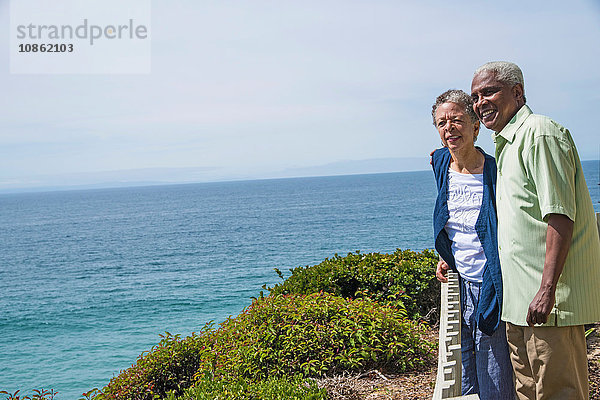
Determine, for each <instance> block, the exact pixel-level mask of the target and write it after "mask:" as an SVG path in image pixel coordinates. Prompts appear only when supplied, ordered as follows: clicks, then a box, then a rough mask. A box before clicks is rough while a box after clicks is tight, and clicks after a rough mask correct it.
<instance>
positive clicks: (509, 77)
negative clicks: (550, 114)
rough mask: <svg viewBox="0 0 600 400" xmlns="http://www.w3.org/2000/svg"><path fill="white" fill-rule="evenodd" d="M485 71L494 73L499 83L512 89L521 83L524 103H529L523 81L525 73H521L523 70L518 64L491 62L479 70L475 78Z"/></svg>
mask: <svg viewBox="0 0 600 400" xmlns="http://www.w3.org/2000/svg"><path fill="white" fill-rule="evenodd" d="M483 71H488V72H491V73H493V74H494V75H495V76H496V79H498V81H500V82H502V83H504V84H505V85H509V86H511V87H512V86H515V85H516V84H519V83H520V84H521V86H522V87H523V101H524V102H527V100H526V99H525V81H524V80H523V71H521V68H519V66H518V65H517V64H515V63H511V62H509V61H490V62H488V63H485V64H483V65H482V66H481V67H479V68H477V70H476V71H475V74H473V76H475V75H478V74H479V73H481V72H483Z"/></svg>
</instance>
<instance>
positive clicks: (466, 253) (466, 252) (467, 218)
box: [445, 168, 486, 282]
mask: <svg viewBox="0 0 600 400" xmlns="http://www.w3.org/2000/svg"><path fill="white" fill-rule="evenodd" d="M482 199H483V174H461V173H459V172H456V171H454V170H453V169H451V168H450V169H449V170H448V213H449V214H450V218H449V219H448V222H447V223H446V227H445V229H446V232H447V233H448V238H449V239H450V240H451V241H452V254H453V255H454V260H455V262H456V269H457V270H458V273H459V274H460V275H461V276H462V277H463V278H465V279H467V280H469V281H473V282H481V281H482V277H483V268H484V266H485V263H486V258H485V254H484V252H483V247H482V246H481V242H480V241H479V237H478V236H477V232H476V231H475V223H476V222H477V218H478V217H479V211H480V210H481V202H482Z"/></svg>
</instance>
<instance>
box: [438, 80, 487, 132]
mask: <svg viewBox="0 0 600 400" xmlns="http://www.w3.org/2000/svg"><path fill="white" fill-rule="evenodd" d="M444 103H454V104H458V105H459V106H461V107H462V108H463V109H464V112H465V113H466V114H467V115H468V116H469V117H470V118H471V122H473V123H475V122H477V121H478V119H477V115H476V114H475V111H473V100H472V99H471V96H469V95H468V94H466V93H465V92H463V91H462V90H458V89H450V90H446V91H445V92H444V93H442V94H440V95H439V96H438V97H437V98H436V99H435V103H434V104H433V107H431V116H432V117H433V126H436V127H437V124H436V122H435V112H436V111H437V109H438V107H439V106H441V105H442V104H444Z"/></svg>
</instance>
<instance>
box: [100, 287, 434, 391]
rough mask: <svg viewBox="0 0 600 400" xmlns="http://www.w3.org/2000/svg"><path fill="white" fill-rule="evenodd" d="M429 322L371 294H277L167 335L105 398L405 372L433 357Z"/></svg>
mask: <svg viewBox="0 0 600 400" xmlns="http://www.w3.org/2000/svg"><path fill="white" fill-rule="evenodd" d="M421 329H423V328H422V327H421V326H419V325H417V324H416V323H414V322H411V321H409V320H407V319H406V312H405V310H404V309H403V308H402V307H396V306H392V305H380V304H378V303H377V302H375V301H372V300H370V299H368V298H365V299H357V300H348V299H343V298H340V297H336V296H332V295H330V294H326V293H315V294H311V295H307V296H302V295H286V296H284V295H272V296H269V297H267V298H262V299H258V300H256V301H254V302H253V304H252V305H251V306H250V307H248V308H247V309H246V310H244V311H243V312H242V313H241V314H240V315H239V316H238V317H236V318H230V319H228V320H227V321H225V322H224V323H223V324H221V326H220V327H219V328H218V329H212V328H211V327H206V328H205V329H204V330H203V332H201V333H200V334H194V335H192V336H189V337H187V338H184V339H181V338H179V337H177V336H170V335H167V336H166V337H164V338H163V340H162V341H161V342H160V343H159V344H158V345H157V346H156V347H154V348H153V350H152V351H151V352H149V353H146V354H143V355H142V356H140V358H139V359H138V362H137V363H136V364H135V365H133V366H132V367H131V368H129V369H128V370H126V371H124V372H122V373H121V374H120V375H118V376H116V377H115V378H113V379H112V380H111V382H110V383H109V384H108V386H107V387H105V388H104V389H103V393H102V394H101V395H100V396H99V398H101V399H152V398H153V397H154V396H155V395H158V396H159V398H163V397H164V396H166V394H167V393H168V392H170V391H173V392H174V395H180V394H182V393H183V392H184V390H185V389H187V388H189V387H191V386H192V385H193V384H194V385H197V384H199V385H202V384H206V382H207V380H208V382H210V381H215V382H230V383H231V382H238V383H239V382H241V381H247V382H255V383H258V382H263V381H266V380H268V379H269V378H271V377H285V376H297V377H310V376H320V375H324V374H335V373H339V372H342V371H364V370H368V369H374V368H377V369H381V370H383V371H394V372H402V371H406V370H411V369H416V368H419V367H422V366H424V365H425V364H427V363H428V362H429V361H430V360H431V359H432V357H433V353H432V346H431V345H430V344H429V343H428V342H426V341H424V340H422V338H421V335H420V333H421V332H420V331H421ZM203 382H204V383H203ZM215 384H217V383H215Z"/></svg>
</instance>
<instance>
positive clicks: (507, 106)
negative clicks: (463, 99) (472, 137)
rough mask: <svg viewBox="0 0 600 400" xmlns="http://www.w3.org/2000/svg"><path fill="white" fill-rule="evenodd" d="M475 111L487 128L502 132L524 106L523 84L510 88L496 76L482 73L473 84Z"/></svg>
mask: <svg viewBox="0 0 600 400" xmlns="http://www.w3.org/2000/svg"><path fill="white" fill-rule="evenodd" d="M471 97H472V98H473V110H475V114H477V117H478V118H479V119H480V120H481V122H483V124H484V125H485V127H486V128H488V129H491V130H493V131H494V132H500V131H501V130H502V129H503V128H504V127H505V126H506V124H508V122H509V121H510V120H511V119H512V117H513V116H514V115H515V114H516V113H517V111H519V108H521V106H522V105H523V104H524V100H523V87H522V86H521V84H517V85H514V86H512V87H511V86H509V85H507V84H505V83H502V82H500V81H498V80H497V79H496V74H495V73H493V72H490V71H482V72H480V73H479V74H477V75H475V76H474V77H473V82H472V83H471Z"/></svg>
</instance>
